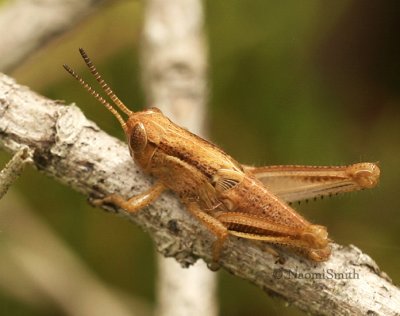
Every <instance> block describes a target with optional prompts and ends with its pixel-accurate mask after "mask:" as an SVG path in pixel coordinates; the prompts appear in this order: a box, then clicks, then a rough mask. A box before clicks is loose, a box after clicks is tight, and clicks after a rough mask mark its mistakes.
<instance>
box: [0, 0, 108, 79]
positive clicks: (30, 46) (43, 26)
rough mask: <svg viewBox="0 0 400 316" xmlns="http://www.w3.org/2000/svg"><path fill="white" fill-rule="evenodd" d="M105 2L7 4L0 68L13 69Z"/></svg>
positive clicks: (26, 0) (1, 19)
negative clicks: (95, 6) (96, 5)
mask: <svg viewBox="0 0 400 316" xmlns="http://www.w3.org/2000/svg"><path fill="white" fill-rule="evenodd" d="M102 2H104V0H72V1H71V0H70V1H65V0H35V1H31V0H15V1H10V2H9V3H7V4H6V5H5V6H3V7H2V8H1V10H0V32H1V34H0V37H1V45H0V56H1V58H0V71H6V70H7V71H10V70H12V69H13V68H14V67H15V66H17V65H18V63H19V62H21V60H24V59H25V58H26V57H27V56H29V55H30V54H32V52H34V51H35V50H36V49H37V48H39V47H42V46H43V44H44V43H46V42H48V41H49V40H50V39H52V38H53V37H54V36H57V35H59V34H60V33H62V32H64V31H66V30H67V29H70V28H71V27H72V26H73V25H74V24H75V23H76V22H78V21H79V20H81V19H82V18H83V17H85V16H86V15H87V14H88V13H89V12H90V10H92V8H93V7H94V5H95V4H100V3H102ZM27 21H29V23H28V24H27ZM9 30H12V32H10V31H9Z"/></svg>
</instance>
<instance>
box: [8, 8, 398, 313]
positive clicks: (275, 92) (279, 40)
mask: <svg viewBox="0 0 400 316" xmlns="http://www.w3.org/2000/svg"><path fill="white" fill-rule="evenodd" d="M204 4H205V16H206V32H207V37H208V42H209V60H210V64H209V87H210V92H211V93H210V100H209V107H208V120H207V122H208V123H207V125H208V128H209V135H210V138H211V139H212V140H213V141H214V142H215V143H217V144H218V145H220V146H221V147H222V148H224V149H225V150H226V151H227V152H228V153H230V154H231V155H232V156H234V157H235V158H237V159H238V160H239V161H241V162H243V163H247V164H254V165H271V164H311V165H340V164H350V163H356V162H361V161H371V162H377V161H379V164H380V167H381V172H382V175H381V182H380V184H379V186H378V187H377V188H375V189H373V190H370V191H364V192H358V193H351V194H346V195H343V196H340V197H334V198H331V199H325V200H323V201H316V202H312V203H311V202H310V203H303V204H301V205H300V206H298V207H297V209H299V210H300V211H301V212H302V213H303V214H304V215H305V216H306V218H308V219H309V220H310V221H312V222H315V223H319V224H322V225H325V226H327V227H328V231H329V233H330V236H331V237H332V238H333V239H334V240H335V241H336V242H337V243H339V244H343V245H347V244H354V245H356V246H358V247H360V248H361V249H362V250H363V251H364V252H365V253H367V254H369V255H370V256H371V257H372V258H374V259H375V260H376V261H377V263H378V265H379V266H380V268H381V269H382V270H383V271H385V272H386V273H388V275H389V276H390V277H391V278H392V279H393V281H394V282H395V284H398V283H399V280H400V271H399V267H400V255H399V250H400V248H399V244H400V234H399V228H400V216H399V210H400V207H399V204H400V202H399V199H398V197H397V190H398V184H399V183H400V176H399V171H398V170H399V153H400V148H399V140H400V108H399V105H400V104H399V100H400V98H399V97H400V80H399V78H400V61H399V60H400V58H399V57H400V41H399V40H398V31H399V29H400V28H399V26H400V3H399V2H398V1H369V2H366V1H361V0H357V1H350V0H340V1H331V2H327V1H317V0H309V1H295V0H291V1H279V2H278V1H262V0H252V1H246V0H231V1H216V0H214V1H212V0H207V1H205V2H204ZM0 9H1V8H0ZM142 14H143V3H142V2H140V1H114V2H112V3H111V2H109V4H108V5H105V6H103V7H102V8H101V9H100V10H99V11H97V12H96V13H95V14H93V15H91V16H89V17H88V18H87V19H86V20H85V21H83V22H82V23H80V24H79V25H78V26H77V27H76V28H75V29H74V30H73V31H71V32H69V33H68V34H64V35H62V36H61V37H60V38H58V39H57V40H55V41H53V42H51V43H49V44H48V45H47V46H46V47H43V48H42V49H41V50H40V51H38V52H37V53H36V54H35V55H33V56H31V57H30V58H29V60H27V61H26V62H25V63H24V64H22V65H20V66H19V67H18V68H17V69H15V70H14V71H13V72H12V73H10V75H11V76H14V77H15V78H16V79H17V80H18V82H19V83H21V84H24V85H27V86H29V87H31V88H32V89H33V90H36V91H38V92H39V93H41V94H43V95H46V96H48V97H50V98H53V99H63V100H66V101H67V102H76V103H77V104H78V105H79V106H80V107H81V108H82V110H83V111H84V112H85V114H86V115H87V117H89V118H90V119H92V120H94V121H95V122H96V123H97V124H98V125H99V126H100V127H102V128H103V129H105V130H106V131H108V132H110V133H111V134H113V135H116V136H117V137H119V138H122V132H121V131H120V129H119V124H118V123H117V122H116V120H115V119H114V118H113V117H112V116H111V115H110V114H109V113H108V112H107V111H106V110H105V109H103V108H102V107H101V106H100V105H99V104H97V103H96V101H94V100H93V99H92V98H91V96H89V95H88V94H87V93H86V92H85V91H84V90H83V89H81V88H80V87H79V86H78V85H77V83H76V82H75V81H74V80H72V79H71V78H70V77H69V76H68V75H67V74H66V73H65V72H64V71H63V69H62V68H61V65H62V64H63V63H68V64H70V65H71V66H73V67H74V68H75V69H76V70H77V71H78V72H80V73H85V71H84V70H83V63H82V62H81V61H80V60H79V54H78V53H77V48H78V47H84V48H85V49H86V50H87V51H88V53H89V54H90V55H91V57H92V59H93V60H94V61H95V63H96V64H97V67H98V69H99V70H100V71H101V72H102V73H103V77H104V78H105V79H106V80H107V81H108V82H109V84H110V86H112V87H114V90H115V91H116V93H117V94H118V95H119V97H120V98H121V99H122V100H124V101H125V103H127V104H129V105H131V106H132V108H133V109H139V108H142V107H143V106H144V105H145V104H144V103H145V101H144V97H143V92H142V87H141V83H140V74H139V64H138V50H139V46H140V32H141V23H142V19H143V15H142ZM9 158H10V155H9V154H6V153H4V152H2V153H1V162H2V165H4V164H5V162H6V161H7V160H8V159H9ZM39 188H40V189H39ZM12 190H14V191H16V192H18V193H19V194H20V196H23V198H24V200H25V202H26V203H28V204H29V206H30V207H31V208H33V209H34V210H35V213H36V214H37V215H38V216H40V217H41V218H43V219H44V221H45V222H46V223H48V224H49V225H50V226H51V227H52V229H53V230H54V231H55V232H57V234H58V235H59V236H60V237H61V238H62V239H63V240H64V241H65V242H66V243H67V244H68V245H69V246H70V247H71V248H72V249H73V250H74V251H76V252H77V253H78V254H79V256H81V257H82V258H83V260H84V261H85V262H86V263H87V265H88V266H89V267H90V269H92V270H93V271H94V273H96V274H97V275H98V276H99V277H100V278H101V279H102V280H104V282H105V283H106V284H109V285H110V286H113V287H115V288H119V289H121V290H123V291H125V292H127V293H130V294H132V295H134V296H137V297H143V298H145V299H147V300H149V301H152V300H154V291H155V285H154V282H155V278H156V275H155V266H154V247H153V245H152V242H151V240H150V238H149V237H148V235H147V234H146V233H144V232H142V231H141V230H140V229H139V228H137V227H136V226H134V225H132V224H131V223H129V222H128V221H125V220H123V219H121V218H119V217H116V216H113V215H110V214H107V213H105V212H102V211H99V210H98V209H94V208H91V207H90V206H89V205H88V204H87V203H86V200H85V197H83V196H81V195H80V194H78V193H76V192H73V191H72V190H70V189H69V188H67V187H65V186H62V185H60V184H58V183H55V182H54V181H53V180H52V179H49V178H47V177H46V176H44V175H42V174H40V173H39V172H38V171H36V170H34V169H32V168H28V169H27V170H26V171H25V172H24V173H23V175H22V177H21V178H20V179H19V180H18V182H17V183H16V185H15V186H14V187H13V189H12ZM0 203H1V202H0ZM0 230H1V223H0ZM218 274H219V278H220V286H219V294H218V295H219V301H220V304H221V306H220V308H221V315H234V316H235V315H237V316H239V315H249V314H252V315H266V314H268V315H282V314H283V315H303V313H302V312H300V311H298V310H297V309H295V308H292V307H287V306H286V305H285V304H284V303H283V302H282V301H280V300H278V299H273V298H270V297H269V296H267V295H265V294H264V293H263V292H262V291H261V290H260V289H258V288H256V287H254V286H252V285H250V284H248V283H247V282H245V281H243V280H240V279H237V278H235V277H232V276H230V275H228V274H227V273H225V272H223V271H221V272H218ZM0 306H2V307H0V310H1V309H2V313H5V314H4V315H6V314H8V315H43V309H35V308H32V307H30V306H28V305H24V304H21V303H20V302H19V301H17V300H16V299H15V298H13V296H10V295H8V294H7V293H0ZM57 313H58V311H57V310H54V309H51V308H50V309H49V312H48V313H47V314H46V315H56V314H57Z"/></svg>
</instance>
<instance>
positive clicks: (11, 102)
mask: <svg viewBox="0 0 400 316" xmlns="http://www.w3.org/2000/svg"><path fill="white" fill-rule="evenodd" d="M0 143H1V146H2V147H3V148H4V149H6V150H8V151H10V152H16V151H18V149H19V148H20V147H21V146H23V145H25V146H28V147H29V148H30V149H31V150H32V151H33V152H34V154H33V163H34V165H35V166H36V167H37V168H38V169H39V170H41V171H42V172H44V173H45V174H47V175H49V176H52V177H54V178H55V179H57V180H58V181H61V182H62V183H64V184H66V185H67V186H69V187H71V188H73V189H75V190H78V191H79V192H81V193H83V194H85V195H86V196H88V197H93V196H101V195H103V194H109V193H112V192H120V193H121V194H122V195H125V196H126V197H128V196H131V195H133V194H138V193H139V192H143V190H145V189H146V188H147V187H148V186H149V184H150V182H151V179H149V178H148V177H146V176H144V175H143V174H142V173H141V171H139V170H138V169H137V168H136V166H135V165H134V164H133V162H132V160H131V158H130V157H129V154H128V150H127V147H126V145H125V144H124V143H123V142H121V141H119V140H117V139H115V138H113V137H111V136H109V135H107V134H105V133H104V132H103V131H101V130H100V129H99V128H98V127H97V126H96V125H95V124H94V123H93V122H91V121H88V120H87V119H86V118H85V117H84V115H83V114H82V113H81V111H80V110H79V108H77V107H76V106H75V105H69V106H64V105H61V104H59V103H57V102H56V101H52V100H49V99H46V98H44V97H42V96H40V95H38V94H36V93H34V92H32V91H30V90H29V89H28V88H26V87H23V86H20V85H18V84H16V83H15V82H14V80H13V79H11V78H10V77H7V76H5V75H0ZM111 211H115V212H117V213H119V214H125V213H124V212H123V211H121V210H111ZM125 215H126V216H127V217H128V218H129V219H131V220H132V221H134V222H135V223H137V224H138V225H140V226H141V227H142V228H143V229H144V230H146V231H147V232H148V233H149V234H150V235H151V236H152V238H153V240H154V242H155V244H156V247H157V249H158V251H159V252H161V253H162V254H163V255H164V256H167V257H174V258H175V259H176V260H177V261H178V262H179V263H180V264H181V265H182V266H189V265H191V264H193V263H194V262H195V261H196V260H197V259H198V258H202V259H204V260H205V261H209V260H210V258H211V256H210V254H211V244H212V241H213V236H212V235H211V234H210V233H209V232H208V231H207V230H206V229H205V228H204V227H203V226H202V225H200V224H199V223H198V222H197V221H196V220H195V219H193V218H192V217H191V216H189V215H188V214H187V212H185V210H184V208H183V207H182V206H181V205H180V204H179V202H178V201H177V199H176V198H175V197H174V196H173V195H172V194H164V195H162V197H161V198H160V199H159V200H158V201H157V202H156V203H154V205H152V206H150V207H148V208H146V209H144V210H142V211H141V212H139V213H138V214H136V215H135V216H132V215H128V214H125ZM332 246H333V251H332V256H331V258H330V259H329V260H328V261H327V262H324V263H320V264H317V263H312V262H310V261H307V260H305V259H303V258H300V257H298V256H296V255H294V254H292V253H290V252H286V251H285V250H282V249H280V250H279V251H280V252H281V253H282V255H284V257H285V258H286V262H285V263H284V264H279V263H275V258H273V257H272V255H271V254H269V253H268V252H265V251H263V245H262V243H257V242H254V241H249V240H243V239H239V238H236V237H230V238H229V239H228V241H227V242H226V245H225V249H224V253H223V256H222V260H221V265H222V267H223V268H224V269H226V270H228V271H229V272H230V273H232V274H234V275H236V276H238V277H241V278H243V279H246V280H248V281H250V282H252V283H254V284H255V285H257V286H258V287H260V288H261V289H263V290H264V291H265V292H267V293H269V294H271V295H275V296H279V297H281V298H282V299H284V300H286V301H287V302H289V303H290V304H293V305H295V306H297V307H299V308H300V309H302V310H304V311H306V312H309V313H312V314H322V315H399V313H400V291H399V289H398V288H397V287H396V286H394V285H393V283H392V282H391V280H390V279H389V278H388V277H387V275H386V274H385V273H384V272H382V271H380V269H379V267H378V266H377V264H376V263H375V262H374V261H373V260H372V259H371V258H370V257H369V256H368V255H366V254H364V253H362V252H361V251H360V250H359V249H358V248H356V247H354V246H340V245H337V244H333V245H332ZM333 273H336V275H333Z"/></svg>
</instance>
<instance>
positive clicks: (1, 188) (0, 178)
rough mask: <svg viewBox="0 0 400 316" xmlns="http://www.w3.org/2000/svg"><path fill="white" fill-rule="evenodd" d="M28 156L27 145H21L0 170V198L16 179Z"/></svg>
mask: <svg viewBox="0 0 400 316" xmlns="http://www.w3.org/2000/svg"><path fill="white" fill-rule="evenodd" d="M30 156H31V155H30V153H29V150H28V147H22V148H21V149H20V150H19V151H17V152H16V153H15V154H14V156H13V157H12V158H11V160H10V161H9V162H8V163H7V165H6V166H5V167H4V168H3V169H2V170H1V171H0V199H1V198H2V197H3V196H4V194H6V193H7V191H8V189H9V188H10V186H11V185H12V184H13V183H14V181H15V180H17V179H18V177H19V176H20V174H21V172H22V170H23V169H24V166H25V164H26V162H27V161H28V159H29V158H30Z"/></svg>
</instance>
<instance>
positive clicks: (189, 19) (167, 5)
mask: <svg viewBox="0 0 400 316" xmlns="http://www.w3.org/2000/svg"><path fill="white" fill-rule="evenodd" d="M203 20H204V19H203V9H202V3H201V1H200V0H147V2H146V6H145V20H144V27H143V36H142V52H141V60H142V70H143V72H142V73H143V81H144V87H145V91H146V94H147V99H148V100H149V102H148V104H153V105H156V106H157V107H159V108H161V110H162V111H163V112H164V113H165V114H167V116H168V117H169V118H170V119H172V120H173V121H174V122H176V123H178V124H180V125H182V126H185V127H186V128H189V129H190V130H192V131H195V132H196V134H204V130H203V128H202V127H203V121H204V112H205V110H204V109H205V100H206V96H207V91H206V76H205V74H206V49H205V43H204V41H203V36H204V35H203ZM157 272H158V273H157V305H158V306H157V315H160V316H177V315H182V316H183V315H192V316H196V315H198V316H201V315H209V316H213V315H217V305H218V304H217V300H216V297H217V293H216V283H217V280H216V274H213V273H211V272H210V271H209V270H208V269H207V267H206V265H205V264H204V263H203V262H198V263H197V264H196V265H194V266H193V267H191V268H190V269H187V270H182V268H181V267H180V266H179V265H178V263H177V262H176V261H175V260H171V259H165V258H164V257H162V256H158V271H157Z"/></svg>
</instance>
